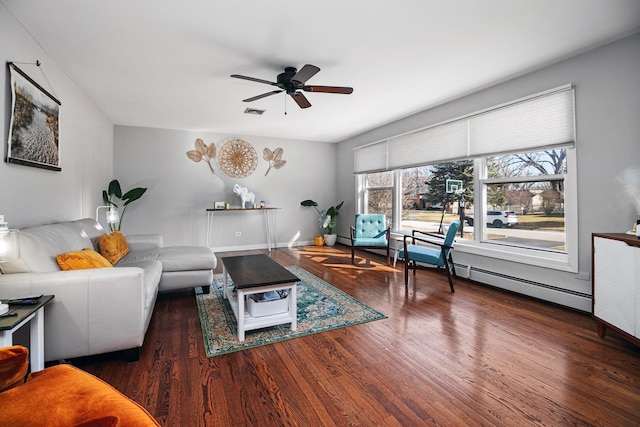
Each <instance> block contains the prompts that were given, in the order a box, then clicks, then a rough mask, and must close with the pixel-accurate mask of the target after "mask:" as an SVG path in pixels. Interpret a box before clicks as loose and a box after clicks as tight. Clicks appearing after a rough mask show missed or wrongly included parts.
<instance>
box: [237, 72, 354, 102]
mask: <svg viewBox="0 0 640 427" xmlns="http://www.w3.org/2000/svg"><path fill="white" fill-rule="evenodd" d="M318 71H320V68H318V67H316V66H315V65H311V64H307V65H305V66H304V67H302V68H301V69H300V71H298V70H297V69H296V68H295V67H286V68H285V69H284V73H280V74H278V77H277V82H270V81H268V80H262V79H257V78H255V77H247V76H242V75H240V74H232V75H231V77H234V78H236V79H244V80H250V81H252V82H258V83H264V84H267V85H271V86H277V87H279V88H280V90H274V91H271V92H267V93H263V94H262V95H257V96H253V97H251V98H247V99H243V102H252V101H256V100H258V99H262V98H265V97H267V96H271V95H275V94H276V93H280V92H287V95H289V96H291V98H293V100H294V101H296V104H298V106H299V107H300V108H309V107H311V103H310V102H309V100H308V99H307V97H306V96H304V94H303V93H302V92H300V91H304V92H322V93H342V94H345V95H348V94H350V93H352V92H353V88H351V87H342V86H308V85H306V84H305V83H306V82H307V80H309V79H310V78H311V77H313V76H315V75H316V74H317V73H318Z"/></svg>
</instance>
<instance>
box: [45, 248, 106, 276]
mask: <svg viewBox="0 0 640 427" xmlns="http://www.w3.org/2000/svg"><path fill="white" fill-rule="evenodd" d="M56 261H58V265H59V266H60V268H61V269H62V270H64V271H68V270H85V269H87V268H105V267H112V265H111V263H110V262H109V261H108V260H107V259H106V258H105V257H103V256H102V255H100V254H99V253H98V252H96V251H94V250H93V249H89V248H86V249H83V250H81V251H76V252H69V253H67V254H59V255H56Z"/></svg>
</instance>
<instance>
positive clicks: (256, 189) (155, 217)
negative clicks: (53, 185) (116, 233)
mask: <svg viewBox="0 0 640 427" xmlns="http://www.w3.org/2000/svg"><path fill="white" fill-rule="evenodd" d="M196 138H201V139H202V140H203V141H204V142H205V143H206V144H207V145H209V144H211V143H213V144H215V145H216V147H217V151H218V152H219V151H220V148H221V147H222V145H223V144H224V143H225V142H227V141H228V140H229V139H231V138H240V139H243V140H245V141H247V142H249V143H250V144H251V145H252V146H253V148H254V149H255V150H256V153H257V155H258V166H257V168H256V170H255V171H254V172H253V174H251V175H250V176H248V177H246V178H231V177H229V176H227V175H226V174H225V173H224V172H223V171H222V170H221V169H220V167H219V165H218V163H217V158H216V159H215V160H214V161H212V164H213V167H214V173H211V170H210V169H209V167H208V166H207V165H206V163H205V161H201V162H199V163H195V162H193V161H192V160H190V159H189V158H188V157H187V155H186V152H187V151H189V150H193V149H194V142H195V140H196ZM265 147H266V148H269V149H271V150H275V149H276V148H278V147H280V148H283V150H284V154H283V156H282V159H283V160H286V162H287V163H286V164H285V165H284V166H283V167H282V168H280V169H271V171H270V172H269V174H268V175H266V176H265V173H266V172H267V169H268V167H269V165H268V162H267V161H266V160H264V159H263V150H264V148H265ZM336 149H337V147H336V145H335V144H327V143H319V142H309V141H293V140H286V139H273V138H264V137H256V136H242V135H222V134H215V133H206V132H190V131H179V130H160V129H150V128H139V127H128V126H116V127H115V150H114V162H115V167H114V177H115V178H117V179H118V181H119V182H120V184H121V186H122V189H123V191H127V190H128V189H130V188H133V187H147V188H148V190H147V193H146V194H145V195H144V196H143V197H142V198H141V199H140V200H137V201H136V202H134V203H132V204H131V205H130V207H129V208H128V209H127V212H126V214H125V216H124V218H123V222H122V231H123V232H127V231H133V232H136V233H161V234H163V236H164V242H165V244H166V245H203V244H204V243H205V241H206V220H207V214H206V212H205V209H207V208H212V207H213V201H215V200H218V201H226V202H228V203H230V204H231V205H232V206H236V207H239V206H240V198H239V197H237V196H236V195H235V194H234V193H233V186H234V185H235V184H240V185H241V186H243V187H247V188H248V189H249V191H251V192H253V193H254V194H255V195H256V202H258V201H260V200H264V201H265V202H266V204H267V206H275V207H279V208H280V209H279V210H278V211H277V214H276V223H277V224H276V225H277V230H278V235H277V237H278V244H279V246H287V245H298V244H300V243H301V242H306V243H309V242H311V241H313V236H314V235H316V234H318V232H319V231H320V229H319V227H318V225H317V220H316V218H317V214H316V212H315V211H314V210H313V209H312V208H305V207H302V206H300V202H301V201H302V200H305V199H313V200H315V201H317V202H318V203H319V204H320V206H321V207H324V208H327V207H329V206H330V205H332V204H335V203H336V200H335V189H336V178H335V176H336V166H335V158H336ZM236 232H240V233H241V234H242V235H241V236H239V237H237V236H236V235H235V233H236ZM211 239H212V240H211V246H212V247H213V248H215V249H216V250H217V251H223V250H231V249H250V248H264V247H266V234H265V230H264V219H263V216H262V214H261V213H260V212H246V213H244V212H239V213H238V212H235V213H234V212H226V213H216V214H215V219H214V230H213V233H212V236H211Z"/></svg>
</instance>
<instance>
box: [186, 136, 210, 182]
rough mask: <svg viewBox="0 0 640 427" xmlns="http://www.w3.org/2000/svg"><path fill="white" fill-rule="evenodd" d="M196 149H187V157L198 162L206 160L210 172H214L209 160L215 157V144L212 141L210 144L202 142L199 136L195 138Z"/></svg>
mask: <svg viewBox="0 0 640 427" xmlns="http://www.w3.org/2000/svg"><path fill="white" fill-rule="evenodd" d="M195 144H196V149H195V150H189V151H187V157H189V158H190V159H191V160H193V161H194V162H196V163H198V162H199V161H200V160H202V159H204V160H206V162H207V164H208V165H209V169H211V173H215V172H214V171H213V166H212V165H211V160H212V159H214V158H215V157H216V146H215V144H214V143H213V142H212V143H211V144H210V145H208V146H207V144H205V143H204V141H203V140H202V139H200V138H198V139H196V143H195Z"/></svg>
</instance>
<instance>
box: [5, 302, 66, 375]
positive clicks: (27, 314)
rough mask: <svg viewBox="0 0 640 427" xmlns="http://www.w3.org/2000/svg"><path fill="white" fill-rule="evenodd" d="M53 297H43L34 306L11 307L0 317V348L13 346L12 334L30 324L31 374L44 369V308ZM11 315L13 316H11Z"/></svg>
mask: <svg viewBox="0 0 640 427" xmlns="http://www.w3.org/2000/svg"><path fill="white" fill-rule="evenodd" d="M53 297H54V296H53V295H43V296H42V297H40V299H39V301H38V303H37V304H34V305H12V306H10V308H9V312H8V313H5V314H4V315H0V347H9V346H11V345H13V333H14V332H16V331H17V330H18V329H20V328H21V327H23V326H24V325H26V324H27V323H30V325H29V326H30V328H31V336H30V348H29V356H30V358H31V372H36V371H41V370H43V369H44V306H45V305H46V304H47V303H48V302H49V301H51V300H52V299H53ZM12 313H15V315H14V316H11V315H10V314H12ZM7 314H9V315H10V316H7Z"/></svg>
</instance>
